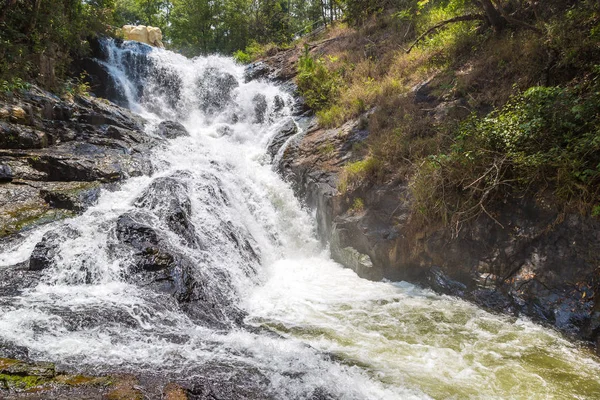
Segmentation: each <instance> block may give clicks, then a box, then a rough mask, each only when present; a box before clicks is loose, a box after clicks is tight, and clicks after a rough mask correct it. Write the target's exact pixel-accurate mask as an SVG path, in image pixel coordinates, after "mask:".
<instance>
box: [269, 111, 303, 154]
mask: <svg viewBox="0 0 600 400" xmlns="http://www.w3.org/2000/svg"><path fill="white" fill-rule="evenodd" d="M296 133H298V126H297V125H296V123H295V122H294V120H292V119H289V120H288V121H286V122H285V124H284V125H283V126H282V127H281V128H280V129H278V130H277V133H275V135H273V138H272V139H271V142H270V143H269V145H268V146H267V154H269V155H270V156H271V157H275V155H276V154H277V153H278V152H279V149H281V147H282V146H283V145H284V144H285V142H286V141H287V140H288V139H289V138H290V137H292V136H294V135H295V134H296Z"/></svg>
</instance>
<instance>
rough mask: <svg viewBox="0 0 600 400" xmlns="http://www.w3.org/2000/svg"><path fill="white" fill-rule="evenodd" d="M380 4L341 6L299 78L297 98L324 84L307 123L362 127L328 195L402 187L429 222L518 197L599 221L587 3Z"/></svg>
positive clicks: (594, 78)
mask: <svg viewBox="0 0 600 400" xmlns="http://www.w3.org/2000/svg"><path fill="white" fill-rule="evenodd" d="M392 3H393V4H390V3H389V2H381V3H378V2H364V1H362V2H361V1H349V2H347V5H348V9H347V13H346V19H347V21H349V22H350V25H349V26H348V27H345V28H340V27H338V28H336V30H335V32H334V31H333V30H332V31H331V33H328V34H325V35H324V36H323V37H322V38H321V40H324V41H326V40H330V42H328V43H327V45H326V46H324V48H323V50H317V51H315V52H313V53H314V54H312V55H311V57H313V59H314V62H319V63H320V65H321V66H323V67H324V68H326V69H327V71H319V72H318V73H313V74H312V76H311V80H310V82H311V85H310V90H309V91H307V93H308V97H309V98H312V97H314V96H313V95H312V94H313V92H315V90H314V89H313V88H327V87H329V86H330V85H329V82H330V81H331V76H335V78H336V86H335V87H336V91H335V92H331V93H332V94H331V95H330V96H327V95H326V93H327V92H328V91H327V90H321V91H320V92H318V94H319V96H318V99H319V101H318V104H317V106H316V107H314V108H315V110H316V111H317V116H318V118H319V122H320V124H321V125H322V126H324V127H335V126H340V125H341V124H343V123H344V122H346V121H348V120H351V119H356V118H367V119H368V129H369V139H368V141H367V144H368V146H367V149H366V150H365V151H363V152H362V154H363V156H364V157H365V158H364V161H359V162H354V163H350V164H348V165H347V166H346V167H345V169H344V171H343V173H342V180H341V183H340V189H341V190H342V191H347V190H352V188H353V187H358V186H360V185H363V186H364V185H370V184H372V183H374V182H379V183H384V182H393V181H396V180H400V181H405V182H407V183H409V186H410V188H411V191H412V197H413V200H414V202H413V203H414V204H413V205H414V212H415V216H417V217H420V218H422V219H423V220H424V221H430V222H431V221H432V220H437V221H445V222H446V223H451V222H452V223H457V222H460V221H466V220H469V219H471V218H474V217H476V216H477V215H480V214H481V213H491V211H490V210H488V207H493V204H494V202H496V201H501V200H502V199H504V198H506V196H523V195H528V196H533V197H536V196H540V197H541V196H545V197H547V196H551V197H552V198H553V200H552V201H553V202H554V203H555V204H558V205H561V206H562V207H567V208H573V209H576V210H578V211H580V212H582V213H589V214H590V215H597V214H600V158H598V154H599V150H600V148H599V147H598V146H599V144H600V122H599V121H600V120H599V112H600V103H599V98H598V93H599V90H600V85H599V83H598V82H599V80H600V69H599V67H598V60H600V47H599V46H598V43H600V5H599V4H598V3H597V2H594V1H583V2H574V1H558V2H552V4H549V3H533V2H527V1H524V2H519V1H512V0H511V1H509V0H506V1H495V2H493V3H489V2H481V4H482V5H483V3H489V4H492V5H493V10H491V11H490V10H487V9H485V7H482V6H480V5H478V4H477V3H476V2H470V1H463V0H447V1H439V0H429V1H427V0H425V1H410V0H403V1H395V2H392ZM494 10H495V12H496V14H497V15H496V17H498V20H497V21H495V22H494V21H492V20H491V18H490V15H491V14H490V13H493V12H494ZM464 16H467V18H464V20H461V18H462V17H464ZM448 21H450V22H448ZM432 27H433V28H435V29H432ZM305 57H306V56H305ZM306 70H307V69H306V68H303V67H302V66H301V67H300V73H301V74H302V73H303V72H304V73H305V72H306ZM303 79H304V80H309V79H307V78H306V77H303ZM300 88H301V89H302V88H303V86H302V85H300ZM423 88H425V89H423ZM415 95H416V96H417V97H419V96H420V97H421V98H415ZM367 112H368V113H367Z"/></svg>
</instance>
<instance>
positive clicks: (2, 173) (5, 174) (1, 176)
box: [0, 164, 13, 183]
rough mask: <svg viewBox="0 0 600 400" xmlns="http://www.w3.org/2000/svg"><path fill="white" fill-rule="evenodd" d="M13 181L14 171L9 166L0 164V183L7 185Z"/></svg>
mask: <svg viewBox="0 0 600 400" xmlns="http://www.w3.org/2000/svg"><path fill="white" fill-rule="evenodd" d="M12 180H13V173H12V170H11V169H10V167H9V166H8V165H1V164H0V183H6V182H10V181H12Z"/></svg>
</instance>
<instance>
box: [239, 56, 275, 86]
mask: <svg viewBox="0 0 600 400" xmlns="http://www.w3.org/2000/svg"><path fill="white" fill-rule="evenodd" d="M269 73H271V67H269V66H268V65H267V64H266V63H264V62H262V61H259V62H255V63H253V64H250V65H248V66H247V67H246V69H245V70H244V81H246V82H250V81H253V80H255V79H260V78H264V77H266V76H267V75H268V74H269Z"/></svg>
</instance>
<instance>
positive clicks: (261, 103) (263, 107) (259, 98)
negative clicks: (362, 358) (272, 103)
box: [252, 93, 268, 124]
mask: <svg viewBox="0 0 600 400" xmlns="http://www.w3.org/2000/svg"><path fill="white" fill-rule="evenodd" d="M252 102H253V103H254V123H255V124H263V123H264V122H265V116H266V115H267V107H268V104H267V97H266V96H265V95H264V94H262V93H259V94H257V95H256V96H254V97H253V98H252Z"/></svg>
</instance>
